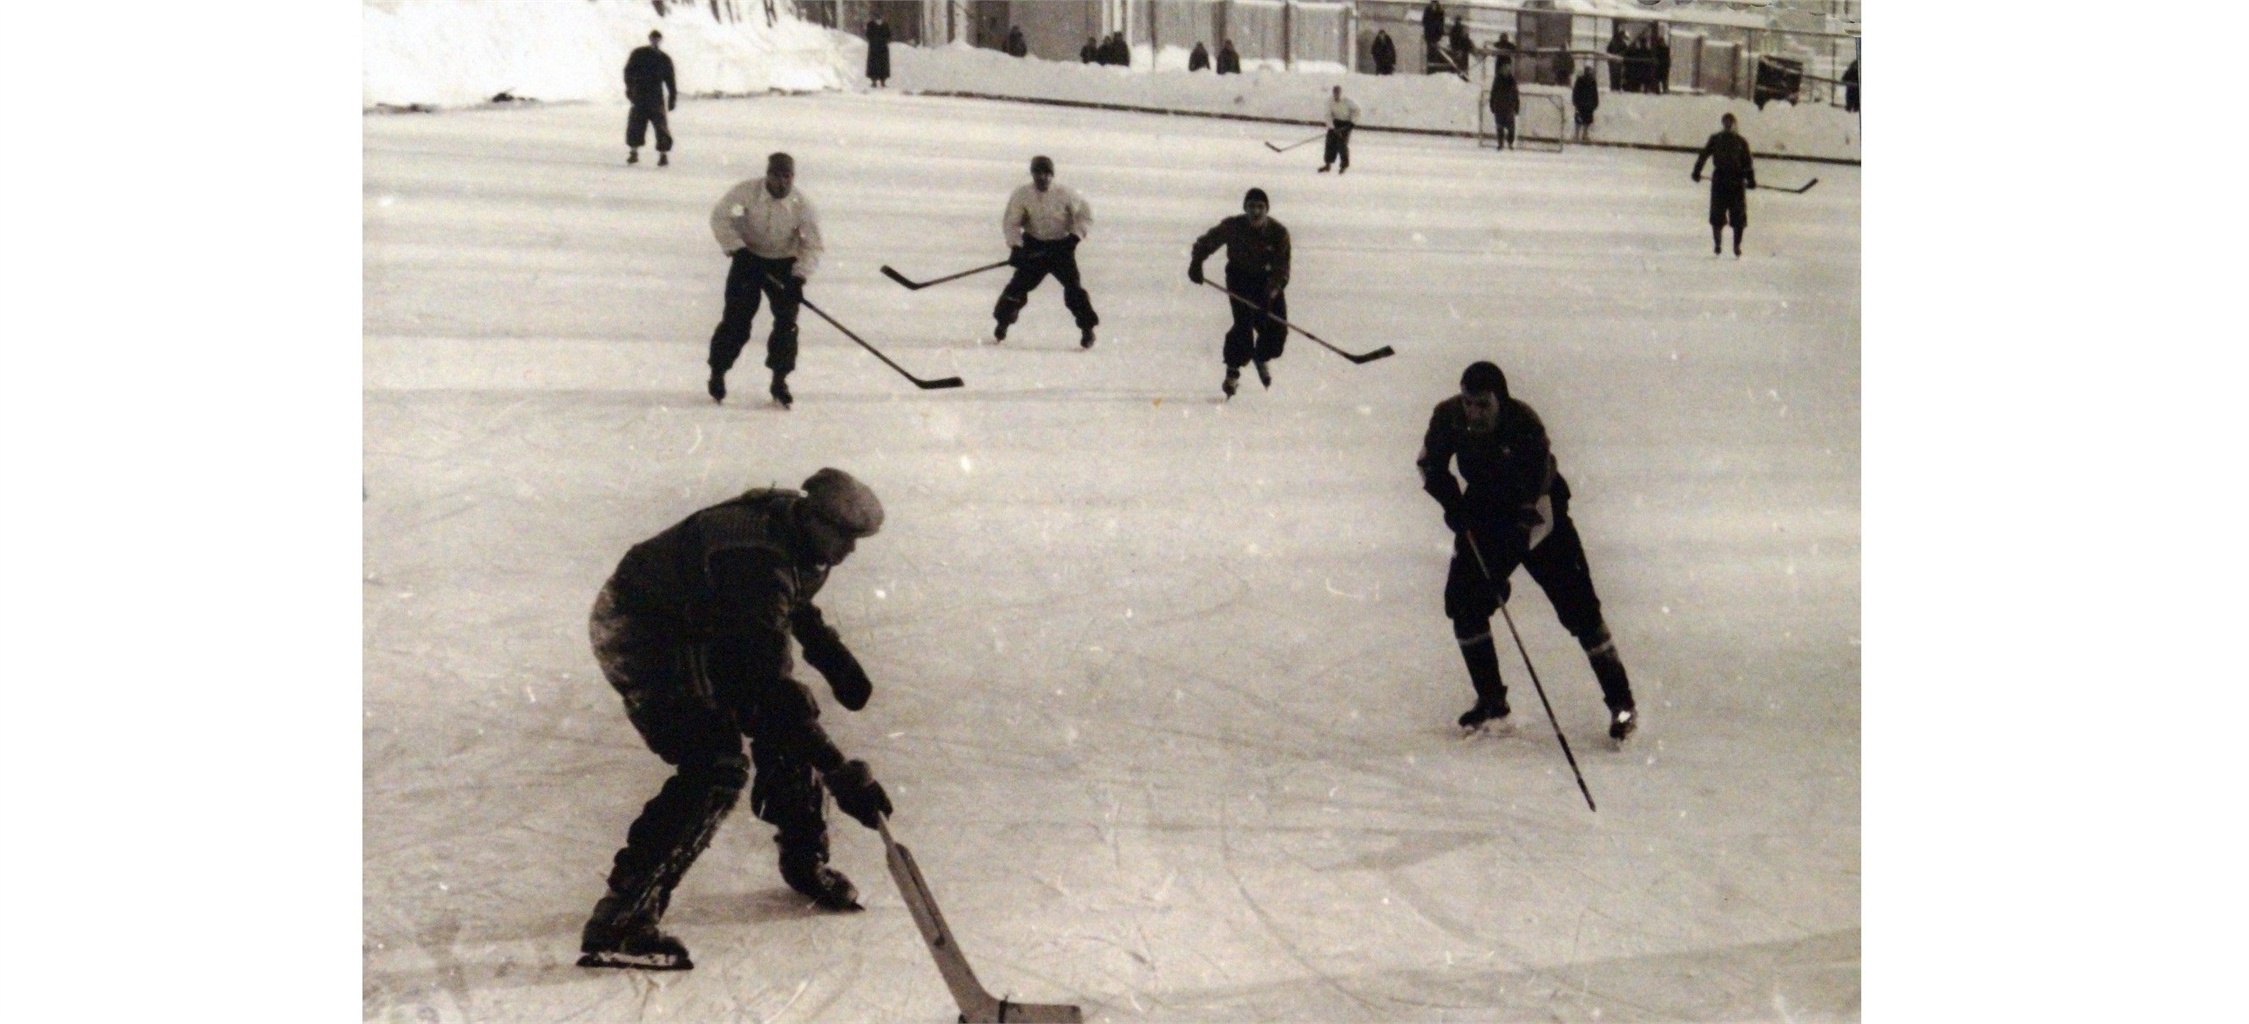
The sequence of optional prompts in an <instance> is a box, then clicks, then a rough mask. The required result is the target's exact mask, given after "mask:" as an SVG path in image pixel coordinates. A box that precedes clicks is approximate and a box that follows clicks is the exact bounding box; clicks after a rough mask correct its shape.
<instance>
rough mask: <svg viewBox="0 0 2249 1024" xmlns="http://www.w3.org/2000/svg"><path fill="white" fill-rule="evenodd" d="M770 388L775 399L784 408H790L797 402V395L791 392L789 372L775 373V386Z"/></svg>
mask: <svg viewBox="0 0 2249 1024" xmlns="http://www.w3.org/2000/svg"><path fill="white" fill-rule="evenodd" d="M769 390H770V392H771V393H772V395H773V400H774V401H776V402H779V403H781V408H783V409H786V408H788V407H789V406H790V405H792V404H794V403H795V402H796V396H795V395H791V394H789V378H788V375H787V374H780V373H776V374H774V375H773V387H772V388H770V389H769Z"/></svg>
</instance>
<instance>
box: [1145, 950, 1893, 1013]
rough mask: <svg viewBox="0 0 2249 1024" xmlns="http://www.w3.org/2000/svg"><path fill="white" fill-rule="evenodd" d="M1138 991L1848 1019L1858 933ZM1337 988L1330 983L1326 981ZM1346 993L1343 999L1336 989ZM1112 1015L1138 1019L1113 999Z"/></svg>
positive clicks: (1274, 1003) (1173, 1001)
mask: <svg viewBox="0 0 2249 1024" xmlns="http://www.w3.org/2000/svg"><path fill="white" fill-rule="evenodd" d="M1322 980H1323V981H1324V982H1325V984H1323V985H1322V986H1321V987H1320V988H1318V989H1314V988H1311V987H1308V986H1306V985H1305V983H1304V981H1303V980H1301V979H1289V980H1281V981H1274V982H1270V983H1265V984H1258V985H1246V986H1229V987H1223V988H1212V989H1204V990H1200V991H1193V990H1189V991H1178V992H1172V993H1143V994H1142V996H1143V1005H1146V1006H1147V1008H1148V1012H1147V1013H1146V1014H1144V1015H1139V1019H1151V1020H1383V1021H1403V1020H1414V1021H1455V1020H1457V1021H1470V1020H1477V1021H1482V1020H1495V1019H1496V1020H1557V1021H1587V1022H1594V1021H1598V1022H1600V1024H1614V1022H1618V1021H1758V1020H1785V1021H1843V1020H1857V1019H1859V1016H1860V995H1859V992H1860V963H1859V930H1858V929H1856V928H1851V929H1845V930H1841V931H1832V932H1823V933H1818V934H1813V935H1807V936H1803V937H1801V938H1795V939H1782V940H1776V941H1771V942H1760V943H1749V944H1744V945H1736V946H1723V947H1715V948H1708V949H1696V950H1686V951H1682V952H1677V953H1659V954H1650V955H1647V956H1636V957H1619V958H1611V959H1603V960H1589V961H1582V962H1575V963H1566V964H1557V965H1553V966H1545V967H1533V968H1526V969H1522V970H1488V969H1478V968H1477V967H1476V966H1475V965H1473V964H1469V963H1461V964H1458V965H1448V966H1439V967H1433V968H1428V969H1417V970H1403V971H1369V972H1360V973H1346V974H1335V975H1329V976H1326V977H1324V978H1323V979H1322ZM1331 986H1332V987H1331ZM1336 990H1341V991H1344V992H1346V993H1348V994H1349V996H1350V999H1349V1001H1348V1002H1338V1001H1337V1000H1335V999H1333V998H1330V997H1329V996H1328V993H1329V992H1332V991H1336ZM1109 1009H1111V1010H1113V1011H1115V1013H1116V1017H1115V1019H1133V1018H1131V1017H1129V1016H1128V1014H1126V1013H1125V1012H1124V1011H1125V1009H1126V1008H1125V1007H1123V1006H1114V1007H1110V1008H1109Z"/></svg>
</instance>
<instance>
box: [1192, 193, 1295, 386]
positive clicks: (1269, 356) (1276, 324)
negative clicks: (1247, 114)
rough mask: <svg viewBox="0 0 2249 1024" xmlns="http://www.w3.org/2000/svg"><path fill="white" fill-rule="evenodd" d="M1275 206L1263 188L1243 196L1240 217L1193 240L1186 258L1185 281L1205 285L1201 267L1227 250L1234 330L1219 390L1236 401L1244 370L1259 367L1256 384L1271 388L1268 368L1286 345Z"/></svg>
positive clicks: (1285, 267)
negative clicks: (1272, 213)
mask: <svg viewBox="0 0 2249 1024" xmlns="http://www.w3.org/2000/svg"><path fill="white" fill-rule="evenodd" d="M1271 209H1272V202H1271V200H1269V199H1267V198H1266V196H1265V190H1264V189H1261V188H1253V189H1250V190H1249V192H1247V193H1246V194H1244V195H1243V196H1242V213H1241V215H1240V216H1235V217H1228V218H1226V219H1225V220H1222V221H1219V222H1218V226H1217V227H1214V228H1211V229H1210V230H1209V231H1205V232H1203V236H1202V237H1201V238H1198V239H1195V245H1194V248H1193V250H1192V251H1190V252H1189V254H1188V257H1189V258H1188V263H1187V280H1189V281H1193V282H1195V283H1196V284H1201V283H1203V261H1204V260H1206V259H1209V258H1210V254H1212V253H1214V252H1217V251H1218V250H1219V249H1220V248H1222V247H1223V248H1224V249H1225V250H1226V290H1227V291H1230V292H1233V293H1234V295H1235V296H1236V297H1235V298H1230V299H1228V300H1227V302H1228V304H1229V306H1230V307H1231V308H1232V309H1233V313H1234V325H1233V326H1232V327H1231V328H1228V329H1227V331H1226V348H1225V359H1226V381H1225V383H1223V384H1221V385H1219V386H1220V388H1221V389H1223V390H1224V391H1225V392H1226V397H1228V398H1232V397H1233V396H1234V392H1235V391H1236V390H1237V389H1238V388H1240V387H1241V381H1242V364H1243V363H1249V362H1255V363H1256V364H1257V380H1258V383H1260V384H1263V385H1265V386H1266V387H1268V388H1270V387H1272V386H1273V371H1272V370H1271V369H1270V368H1269V367H1267V366H1266V364H1267V363H1270V362H1272V361H1273V360H1275V359H1279V358H1280V357H1281V349H1282V348H1283V346H1285V345H1286V344H1287V342H1288V325H1287V324H1284V323H1282V322H1281V320H1282V319H1286V318H1287V317H1288V295H1287V294H1286V291H1287V288H1288V272H1289V239H1288V229H1287V228H1285V227H1282V226H1281V222H1280V221H1277V220H1274V219H1273V218H1271V217H1270V216H1267V213H1268V211H1270V210H1271Z"/></svg>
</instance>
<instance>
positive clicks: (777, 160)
mask: <svg viewBox="0 0 2249 1024" xmlns="http://www.w3.org/2000/svg"><path fill="white" fill-rule="evenodd" d="M775 171H779V172H781V173H784V174H795V173H796V172H797V158H796V157H793V156H790V155H789V154H787V153H775V154H773V155H772V156H769V157H766V158H765V173H767V174H772V173H773V172H775Z"/></svg>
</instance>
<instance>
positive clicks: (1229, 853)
mask: <svg viewBox="0 0 2249 1024" xmlns="http://www.w3.org/2000/svg"><path fill="white" fill-rule="evenodd" d="M1233 814H1234V812H1233V807H1232V804H1231V803H1230V802H1229V801H1226V800H1223V799H1221V800H1220V801H1219V804H1218V855H1219V862H1220V863H1221V864H1223V865H1225V868H1226V877H1228V878H1230V879H1232V880H1233V882H1234V892H1235V893H1236V894H1237V895H1239V896H1241V898H1242V903H1243V905H1245V906H1247V907H1249V910H1250V913H1252V914H1255V915H1257V921H1258V924H1259V925H1260V926H1262V927H1263V928H1264V929H1265V934H1266V935H1268V936H1270V937H1271V938H1272V940H1273V943H1274V944H1275V945H1277V946H1279V947H1280V948H1281V952H1283V953H1286V954H1288V958H1289V959H1291V960H1294V961H1296V963H1297V965H1298V966H1301V967H1303V968H1304V969H1305V970H1306V971H1309V972H1311V975H1312V977H1313V978H1315V979H1317V980H1318V981H1319V982H1320V984H1321V985H1322V986H1324V987H1326V988H1329V989H1332V990H1334V991H1335V993H1336V994H1337V995H1340V996H1342V997H1343V998H1345V999H1349V1000H1351V1001H1352V1002H1354V1003H1357V1004H1359V1006H1360V1007H1362V1008H1364V1009H1365V1010H1367V1011H1368V1012H1369V1013H1378V1012H1379V1011H1378V1010H1377V1008H1376V1007H1375V1005H1374V1004H1373V1003H1370V1002H1368V1001H1366V1000H1365V999H1361V998H1359V995H1358V993H1355V992H1353V991H1351V990H1350V989H1348V988H1345V987H1344V986H1343V984H1342V983H1341V982H1339V981H1337V980H1336V979H1335V978H1333V977H1331V976H1330V975H1329V974H1328V973H1327V972H1326V971H1323V970H1321V969H1320V968H1318V967H1316V966H1314V965H1313V963H1312V961H1310V960H1308V959H1306V958H1305V956H1304V953H1303V951H1301V950H1299V949H1297V948H1296V944H1295V943H1294V942H1291V941H1289V938H1288V936H1286V935H1283V934H1281V930H1280V926H1279V925H1277V924H1275V923H1274V921H1273V916H1272V915H1271V914H1269V913H1267V912H1266V911H1265V906H1264V904H1261V903H1259V902H1258V901H1257V897H1255V896H1252V895H1250V892H1249V886H1248V885H1246V884H1244V883H1243V882H1242V874H1241V872H1240V871H1237V870H1235V869H1234V826H1233Z"/></svg>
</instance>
